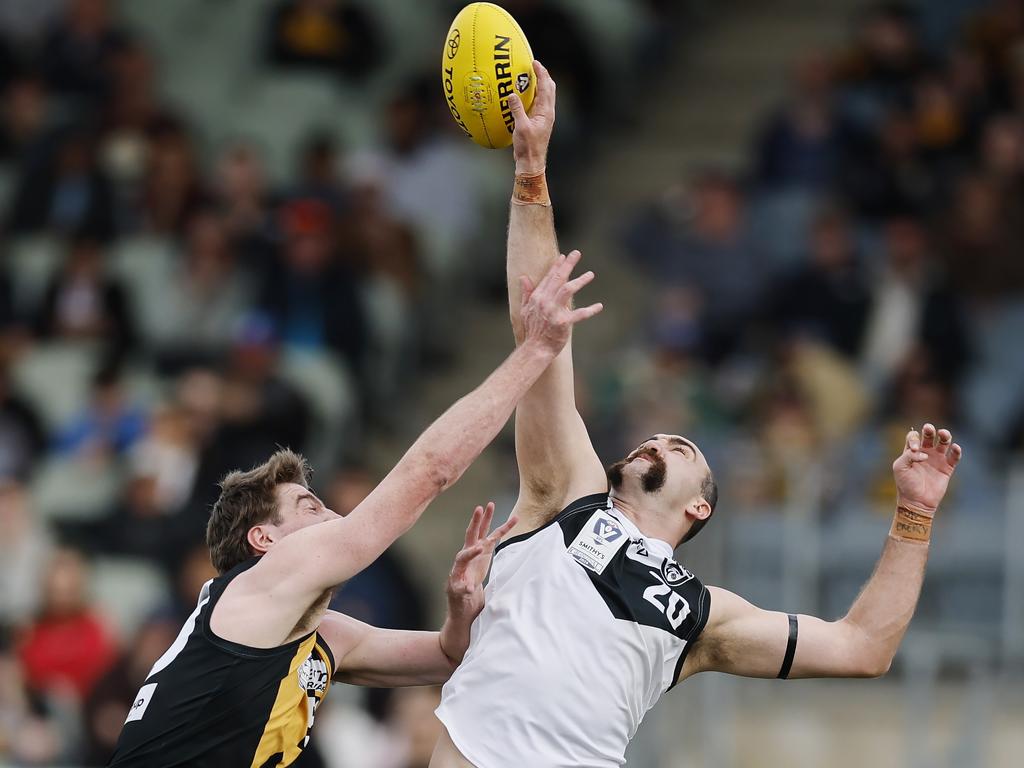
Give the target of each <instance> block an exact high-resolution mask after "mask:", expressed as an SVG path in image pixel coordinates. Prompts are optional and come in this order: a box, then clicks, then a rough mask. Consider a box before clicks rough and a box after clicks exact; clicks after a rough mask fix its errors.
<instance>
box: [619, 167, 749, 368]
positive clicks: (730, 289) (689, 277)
mask: <svg viewBox="0 0 1024 768" xmlns="http://www.w3.org/2000/svg"><path fill="white" fill-rule="evenodd" d="M686 202H687V204H689V206H690V210H689V211H686V212H685V213H691V211H692V214H691V216H690V217H689V219H688V220H687V221H686V223H685V225H683V226H680V225H679V218H680V217H679V211H677V210H659V211H653V212H647V213H645V214H643V215H642V216H640V217H639V218H638V219H637V220H636V221H635V222H634V223H633V225H632V226H631V227H630V230H629V232H628V233H627V236H626V245H627V247H628V248H629V249H630V251H631V252H632V255H633V257H634V258H635V259H636V260H637V261H638V262H639V263H640V265H641V267H643V268H644V269H645V270H646V271H647V272H648V274H649V275H650V276H651V278H652V279H654V280H656V281H658V282H659V283H660V284H661V285H663V286H664V285H673V286H680V287H686V288H687V289H688V290H689V291H690V292H691V295H692V296H693V300H694V301H695V302H696V303H697V306H699V307H700V327H701V336H702V338H703V339H704V340H705V344H704V353H705V355H707V356H708V357H709V359H711V360H712V361H715V362H717V361H719V360H721V359H722V358H723V357H726V356H728V355H729V354H731V353H732V352H733V351H735V349H736V348H737V346H738V344H739V342H740V335H741V330H742V329H743V327H744V326H745V324H746V322H747V320H748V319H749V318H750V317H751V316H752V313H753V312H754V310H755V308H756V307H757V306H758V303H759V302H761V301H762V300H763V296H762V294H763V291H764V288H765V283H766V280H767V279H768V278H769V275H768V274H767V266H766V264H765V261H766V260H765V259H763V258H762V257H761V256H760V254H759V249H758V246H757V242H756V241H755V240H754V239H753V238H752V237H751V235H750V232H749V231H748V227H747V220H746V199H745V196H744V193H743V191H742V190H741V189H740V186H739V184H738V183H737V181H736V180H735V179H733V178H732V177H731V176H729V175H727V174H725V173H722V172H719V171H714V170H712V171H705V172H703V173H701V174H700V175H699V176H698V177H697V179H696V181H695V182H694V184H693V189H692V193H691V195H690V198H689V199H688V200H687V201H686Z"/></svg>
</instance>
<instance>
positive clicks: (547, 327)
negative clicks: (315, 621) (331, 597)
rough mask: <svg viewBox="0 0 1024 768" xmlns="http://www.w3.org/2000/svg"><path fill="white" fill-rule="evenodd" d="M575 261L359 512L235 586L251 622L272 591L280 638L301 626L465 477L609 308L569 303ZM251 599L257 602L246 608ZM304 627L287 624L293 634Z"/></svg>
mask: <svg viewBox="0 0 1024 768" xmlns="http://www.w3.org/2000/svg"><path fill="white" fill-rule="evenodd" d="M573 264H574V262H573V261H572V260H568V259H562V260H559V261H558V262H557V263H556V264H554V265H553V266H552V267H551V269H550V270H548V272H547V274H546V275H545V277H544V279H543V280H541V281H540V283H539V284H538V285H537V286H536V287H535V288H531V290H529V291H528V292H527V293H526V294H524V296H523V309H522V318H523V326H524V333H525V335H524V341H523V343H522V344H521V345H520V346H519V347H518V348H516V350H515V351H514V352H513V353H512V354H511V355H510V356H509V357H508V358H507V359H506V360H505V362H504V363H502V364H501V366H500V367H499V368H498V369H497V370H496V371H495V372H494V373H492V374H491V375H490V376H489V377H488V378H487V380H486V381H485V382H484V383H483V384H481V385H480V386H479V387H477V388H476V389H475V390H473V392H471V393H470V394H468V395H466V396H465V397H463V398H462V399H461V400H459V401H458V402H456V403H455V405H453V406H452V407H451V408H449V409H448V410H447V411H446V412H445V413H444V415H442V416H441V417H440V418H439V419H438V420H437V421H435V422H434V423H433V424H431V425H430V426H429V427H428V428H427V430H426V431H425V432H424V433H423V434H422V435H420V437H419V439H418V440H416V442H415V443H413V445H412V447H411V448H410V449H409V450H408V451H407V452H406V454H405V455H404V456H403V457H402V459H401V460H400V461H399V462H398V464H397V465H396V466H395V468H394V469H392V470H391V472H390V473H388V475H387V477H385V478H384V480H383V481H382V482H381V483H380V485H378V486H377V487H376V488H375V489H374V490H373V492H371V493H370V495H369V496H367V497H366V499H364V500H363V502H362V503H360V504H359V506H357V507H356V508H355V509H354V510H353V511H352V512H350V513H349V514H348V515H347V516H346V517H344V518H339V519H337V520H331V521H329V522H325V523H320V524H318V525H313V526H308V527H306V528H303V529H301V530H298V531H295V532H294V533H292V534H290V535H288V536H285V537H284V538H282V539H281V540H280V541H278V542H275V543H274V545H273V546H272V547H271V548H269V549H268V550H267V553H266V554H265V555H264V556H263V558H262V559H261V561H260V563H259V564H258V565H257V566H255V567H253V568H251V569H249V570H248V571H246V572H245V573H243V574H241V575H240V576H238V577H237V578H236V579H235V581H234V582H232V585H231V591H232V598H231V600H232V602H233V603H235V605H236V607H237V608H238V609H239V610H242V611H243V613H244V615H246V616H251V615H252V614H253V612H254V611H255V609H256V607H257V606H258V605H265V604H266V598H267V596H268V595H270V596H271V597H272V598H275V599H274V604H275V605H280V606H283V607H282V608H281V610H282V611H283V613H284V614H285V615H284V616H276V617H274V618H272V619H270V618H268V619H267V623H268V624H270V625H272V626H273V628H274V632H276V633H278V634H280V628H281V625H282V622H283V623H287V621H283V619H285V618H287V617H288V616H290V614H291V613H295V612H297V615H295V622H297V621H298V620H299V618H300V617H301V616H302V615H303V613H304V612H305V610H306V608H308V607H309V605H311V604H312V602H313V601H314V600H316V599H317V598H318V597H319V596H320V595H321V594H322V593H323V591H324V590H327V589H330V588H333V587H335V586H337V585H338V584H341V583H342V582H344V581H345V580H347V579H348V578H350V577H351V576H353V575H354V574H356V573H358V572H359V571H361V570H362V569H363V568H365V567H366V566H367V565H369V564H370V563H372V562H373V561H374V560H376V559H377V557H379V556H380V554H381V552H383V551H384V550H385V549H387V547H389V546H390V545H391V543H392V542H393V541H394V540H395V539H397V538H398V537H399V536H401V535H402V534H403V533H405V531H407V530H408V529H409V528H410V527H411V526H412V525H413V524H414V523H415V522H416V520H417V519H419V516H420V515H421V514H422V513H423V510H424V509H425V508H426V506H427V505H428V504H429V503H430V502H431V501H432V500H433V499H434V498H436V497H437V496H438V494H440V493H441V492H442V491H443V490H444V489H445V488H447V487H449V486H450V485H452V484H453V483H454V482H455V481H456V480H458V478H459V477H460V476H461V475H462V473H463V472H465V471H466V469H467V468H468V467H469V465H470V464H471V463H472V462H473V460H474V459H476V457H477V456H479V455H480V453H481V452H482V451H483V449H484V448H485V447H487V445H488V444H489V443H490V442H491V441H492V440H493V439H494V437H495V436H496V435H497V434H498V431H499V430H500V429H501V427H502V426H503V425H504V424H505V422H506V421H507V420H508V417H509V416H511V415H512V410H513V409H514V408H515V405H516V403H517V402H518V401H519V399H520V398H521V397H522V396H523V395H524V394H525V393H526V392H527V390H529V388H530V387H531V386H532V385H533V383H534V382H535V381H536V380H537V377H538V376H540V375H541V373H543V371H544V369H545V368H547V367H548V365H550V363H551V361H552V360H553V359H554V358H555V356H556V355H557V354H558V353H559V351H561V349H562V347H564V346H565V343H566V341H567V340H568V338H569V334H570V331H571V328H572V326H573V325H574V324H575V323H577V322H579V321H581V320H585V319H587V318H590V317H593V316H594V315H596V314H597V313H598V312H600V311H601V305H599V304H595V305H591V306H589V307H583V308H580V309H569V307H568V303H569V301H570V300H571V298H572V296H573V295H574V294H575V292H576V291H578V290H579V288H580V287H582V286H581V284H580V283H579V282H578V281H571V280H569V275H570V273H571V271H572V267H573ZM236 582H237V586H236ZM243 596H244V597H243ZM245 599H248V600H249V601H250V602H251V601H255V602H252V603H251V604H249V605H243V604H242V603H243V602H245ZM221 602H223V601H221ZM249 608H252V609H253V610H248V609H249ZM218 611H219V612H221V613H223V611H224V609H223V607H222V606H218ZM295 622H292V623H291V624H289V625H288V628H289V631H290V630H291V628H292V627H293V626H294V624H295ZM271 634H273V633H271ZM261 636H262V634H261ZM232 639H234V638H232ZM282 639H283V638H282ZM262 642H264V643H266V642H271V643H272V644H276V643H273V641H272V640H263V641H262ZM279 642H280V641H279Z"/></svg>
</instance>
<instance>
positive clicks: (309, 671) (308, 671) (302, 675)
mask: <svg viewBox="0 0 1024 768" xmlns="http://www.w3.org/2000/svg"><path fill="white" fill-rule="evenodd" d="M298 677H299V688H301V689H302V690H303V691H305V692H306V698H307V699H308V700H309V717H308V720H307V723H306V737H305V738H304V739H303V740H302V744H301V746H302V747H303V748H305V747H306V745H307V744H309V736H310V732H311V731H312V730H313V718H315V717H316V708H317V707H318V706H320V702H321V701H323V698H324V696H325V695H326V693H327V685H328V683H329V682H330V675H329V674H328V672H327V664H326V663H324V661H323V660H322V659H319V658H317V656H316V655H315V653H310V654H309V658H307V659H306V660H305V661H304V662H302V666H301V667H299V673H298Z"/></svg>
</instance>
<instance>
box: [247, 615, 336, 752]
mask: <svg viewBox="0 0 1024 768" xmlns="http://www.w3.org/2000/svg"><path fill="white" fill-rule="evenodd" d="M319 640H320V637H319V636H318V635H315V634H314V635H313V636H311V637H310V638H308V639H307V640H305V641H304V642H303V643H302V644H301V645H299V647H298V648H297V649H296V650H295V655H294V656H293V657H292V660H291V663H290V664H289V665H288V673H287V674H286V675H285V676H284V677H283V678H282V679H281V685H280V686H279V687H278V689H277V698H276V699H275V700H274V706H273V708H272V709H271V710H270V716H269V717H268V718H267V725H266V727H265V728H264V729H263V736H262V737H261V738H260V743H259V746H258V747H257V748H256V754H255V756H254V757H253V759H252V765H251V768H269V766H273V767H274V768H279V767H280V768H283V767H284V766H288V765H291V764H292V763H293V762H294V761H295V760H296V759H297V758H298V757H299V755H300V754H302V750H303V749H304V748H305V746H306V744H308V743H309V733H310V729H312V727H313V717H314V716H315V715H316V709H317V707H318V706H320V703H321V702H322V701H323V700H324V697H325V696H326V695H327V689H328V688H329V687H330V684H331V674H332V672H333V670H332V669H331V662H330V655H329V654H328V653H327V652H326V651H325V650H324V648H323V646H322V645H321V644H320V643H319V642H318V641H319Z"/></svg>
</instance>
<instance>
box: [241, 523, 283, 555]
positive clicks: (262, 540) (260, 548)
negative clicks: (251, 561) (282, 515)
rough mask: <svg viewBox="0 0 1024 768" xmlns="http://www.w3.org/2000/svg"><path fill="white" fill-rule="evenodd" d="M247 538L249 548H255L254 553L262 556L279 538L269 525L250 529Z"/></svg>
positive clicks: (255, 526)
mask: <svg viewBox="0 0 1024 768" xmlns="http://www.w3.org/2000/svg"><path fill="white" fill-rule="evenodd" d="M245 538H246V540H247V541H248V542H249V546H250V547H252V548H253V551H255V552H256V553H257V554H260V555H262V554H265V553H266V552H267V550H268V549H270V547H271V545H272V544H273V543H274V541H275V540H276V538H277V537H276V536H275V535H274V532H273V531H272V530H271V528H270V526H269V525H263V524H261V525H254V526H253V527H252V528H250V529H249V533H248V534H246V537H245Z"/></svg>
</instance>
